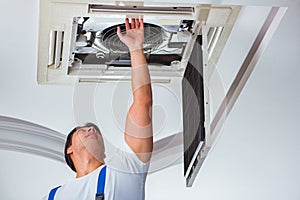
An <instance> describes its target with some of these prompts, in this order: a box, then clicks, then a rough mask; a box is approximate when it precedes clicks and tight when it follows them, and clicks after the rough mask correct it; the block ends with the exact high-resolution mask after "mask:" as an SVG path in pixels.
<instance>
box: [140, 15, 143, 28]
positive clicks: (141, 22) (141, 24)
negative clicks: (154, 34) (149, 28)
mask: <svg viewBox="0 0 300 200" xmlns="http://www.w3.org/2000/svg"><path fill="white" fill-rule="evenodd" d="M140 29H142V30H143V29H144V19H143V18H141V19H140Z"/></svg>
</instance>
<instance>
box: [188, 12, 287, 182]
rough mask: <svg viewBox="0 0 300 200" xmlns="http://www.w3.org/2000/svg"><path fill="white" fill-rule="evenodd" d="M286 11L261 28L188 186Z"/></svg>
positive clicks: (223, 105)
mask: <svg viewBox="0 0 300 200" xmlns="http://www.w3.org/2000/svg"><path fill="white" fill-rule="evenodd" d="M286 10H287V8H286V7H272V8H271V10H270V12H269V14H268V16H267V18H266V20H265V22H264V24H263V26H262V27H261V29H260V31H259V33H258V35H257V36H256V39H255V41H254V43H253V44H252V47H251V49H250V50H249V52H248V54H247V57H246V58H245V60H244V62H243V64H242V66H241V67H240V70H239V72H238V73H237V75H236V77H235V79H234V81H233V82H232V84H231V86H230V88H229V90H228V92H227V94H226V96H225V97H224V99H223V101H222V103H221V105H220V107H219V109H218V111H217V113H216V115H215V117H214V119H213V121H212V123H211V124H210V132H207V133H208V134H210V135H209V138H210V142H208V143H204V145H203V146H202V148H201V150H200V151H199V153H198V154H197V162H195V163H196V165H194V166H193V174H192V175H191V177H188V178H186V185H187V186H188V187H191V186H192V184H193V182H194V180H195V177H196V176H197V174H198V172H199V170H200V168H201V166H202V164H203V162H204V160H205V158H206V157H207V154H208V152H209V150H210V149H211V147H212V144H213V143H214V142H215V141H216V138H217V136H218V135H219V134H220V131H221V128H222V126H223V123H224V120H225V119H226V118H227V116H228V115H229V113H230V111H231V109H232V108H233V106H234V104H235V102H236V100H237V98H238V97H239V95H240V93H241V91H242V90H243V88H244V86H245V84H246V82H247V80H248V78H249V77H250V75H251V73H252V71H253V69H254V67H255V66H256V64H257V62H258V60H259V58H260V57H261V56H262V53H263V51H264V50H265V48H266V47H267V46H268V43H269V41H270V40H271V38H272V36H273V34H274V32H275V30H276V29H277V27H278V25H279V23H280V21H281V19H282V17H283V16H284V14H285V12H286Z"/></svg>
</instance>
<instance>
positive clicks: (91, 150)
mask: <svg viewBox="0 0 300 200" xmlns="http://www.w3.org/2000/svg"><path fill="white" fill-rule="evenodd" d="M68 151H70V153H73V154H78V155H79V154H86V153H88V154H90V155H92V156H93V157H94V158H96V159H98V160H99V161H100V162H102V163H104V158H105V154H104V143H103V138H102V136H101V134H100V133H99V132H98V131H97V130H96V128H95V127H94V126H86V127H82V128H79V129H77V130H76V131H75V133H74V134H73V136H72V145H71V146H70V147H69V149H68Z"/></svg>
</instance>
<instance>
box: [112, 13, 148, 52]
mask: <svg viewBox="0 0 300 200" xmlns="http://www.w3.org/2000/svg"><path fill="white" fill-rule="evenodd" d="M125 28H126V34H124V35H123V34H122V33H121V29H120V27H119V26H118V27H117V34H118V36H119V38H120V40H121V41H122V42H123V43H124V44H126V46H127V47H128V48H129V51H135V50H139V49H143V43H144V21H143V19H135V18H132V19H131V24H129V19H128V18H126V19H125Z"/></svg>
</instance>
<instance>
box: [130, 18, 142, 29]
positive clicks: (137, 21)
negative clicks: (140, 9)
mask: <svg viewBox="0 0 300 200" xmlns="http://www.w3.org/2000/svg"><path fill="white" fill-rule="evenodd" d="M132 20H133V21H135V28H139V27H140V26H139V19H138V18H135V19H132Z"/></svg>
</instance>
